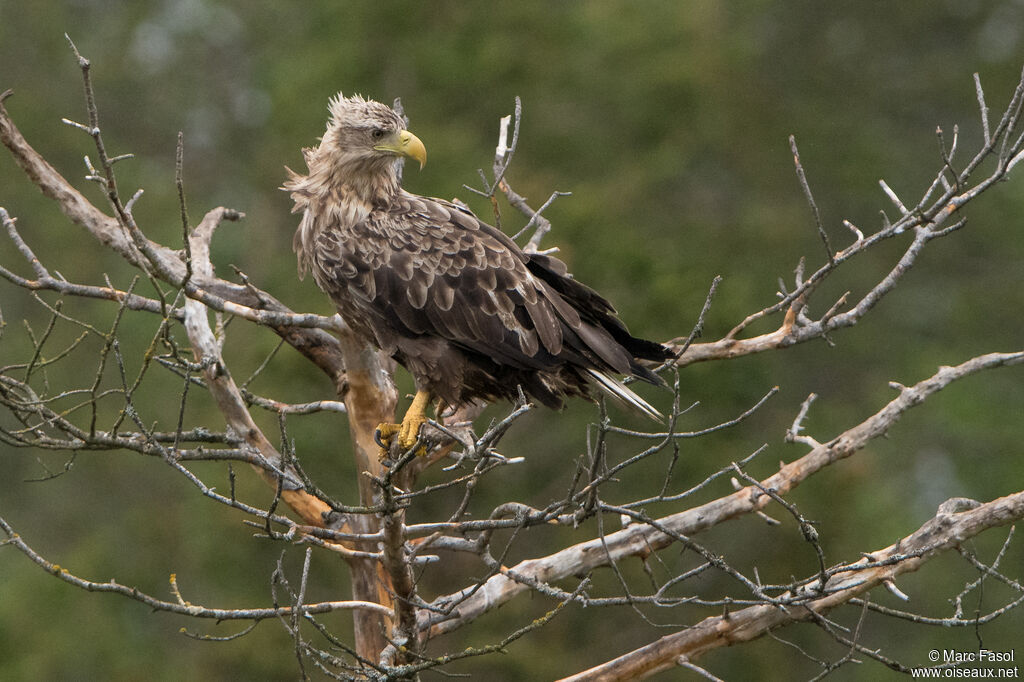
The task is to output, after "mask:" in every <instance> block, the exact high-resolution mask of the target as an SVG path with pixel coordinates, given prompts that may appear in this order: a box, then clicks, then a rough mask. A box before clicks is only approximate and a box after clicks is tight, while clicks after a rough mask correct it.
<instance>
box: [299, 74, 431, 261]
mask: <svg viewBox="0 0 1024 682" xmlns="http://www.w3.org/2000/svg"><path fill="white" fill-rule="evenodd" d="M328 109H329V111H330V113H331V118H330V120H328V121H327V131H326V132H325V133H324V136H323V137H322V138H320V146H319V147H315V148H309V149H303V150H302V153H303V156H304V157H305V160H306V165H307V166H308V167H309V174H308V175H300V174H298V173H296V172H294V171H292V170H291V169H287V170H288V176H289V177H288V181H287V182H285V183H284V186H283V187H282V188H281V189H283V190H285V191H287V192H289V193H290V194H291V196H292V199H293V200H294V201H295V207H294V208H293V209H292V210H293V211H294V212H301V213H304V215H305V217H304V218H303V221H302V223H301V225H300V226H299V229H298V231H297V232H296V233H295V242H294V246H295V250H296V252H297V253H298V254H299V271H300V272H304V271H305V269H306V267H308V259H307V258H306V257H305V256H304V255H303V254H304V253H305V251H306V249H307V247H308V245H309V244H310V243H311V239H312V232H313V228H314V221H313V219H312V217H313V215H314V214H317V215H321V216H333V217H335V218H338V219H343V220H344V221H347V222H354V221H358V220H361V219H362V218H363V217H365V215H366V214H367V213H368V212H369V211H370V210H372V209H373V208H375V207H381V206H386V205H388V204H390V202H391V201H393V200H394V198H395V197H396V196H397V195H398V193H399V190H400V189H401V168H402V163H403V162H404V160H405V159H407V158H408V159H414V160H416V161H419V163H420V168H422V167H423V164H425V163H426V162H427V150H426V147H424V146H423V143H422V142H420V139H419V138H418V137H416V136H415V135H413V134H412V133H410V132H409V131H408V130H406V129H405V120H404V119H403V118H402V116H401V115H399V114H398V112H396V111H395V110H394V109H392V108H391V107H389V106H386V105H384V104H381V103H380V102H374V101H373V100H367V99H363V98H362V97H360V96H359V95H354V96H352V97H345V96H343V95H342V94H341V93H338V95H337V96H336V97H333V98H331V100H330V102H329V104H328ZM310 209H312V213H311V212H310Z"/></svg>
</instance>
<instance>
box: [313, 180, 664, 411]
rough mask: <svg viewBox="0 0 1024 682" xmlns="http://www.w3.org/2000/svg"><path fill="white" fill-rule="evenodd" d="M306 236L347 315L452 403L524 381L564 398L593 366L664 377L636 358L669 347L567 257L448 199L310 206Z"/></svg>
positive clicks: (544, 394)
mask: <svg viewBox="0 0 1024 682" xmlns="http://www.w3.org/2000/svg"><path fill="white" fill-rule="evenodd" d="M307 221H310V222H309V223H307ZM296 247H297V250H300V256H299V257H300V262H301V261H302V260H303V258H305V262H306V263H307V264H308V266H309V267H310V269H311V270H312V273H313V276H314V278H315V279H316V282H317V284H318V285H319V286H320V288H321V289H323V290H324V291H325V292H326V293H327V294H328V295H329V296H330V297H331V299H332V300H333V301H334V303H335V305H336V306H337V308H338V311H339V313H340V314H341V316H342V317H343V318H344V319H345V320H346V322H347V323H348V324H349V325H350V326H351V327H352V328H353V329H354V330H355V331H356V332H357V333H359V334H362V335H363V336H365V337H366V338H367V339H368V340H369V341H371V342H373V343H374V344H375V345H377V346H378V347H380V348H382V349H384V350H385V351H386V352H388V353H389V354H391V355H393V356H394V357H395V358H396V360H398V362H400V363H401V364H403V365H404V366H405V367H406V368H408V369H409V370H410V372H411V373H412V374H413V376H414V377H415V379H416V383H417V386H418V387H420V388H424V389H426V390H429V391H431V392H432V393H434V394H436V395H438V396H440V397H441V398H442V399H444V400H445V401H446V402H448V403H449V404H453V405H457V404H461V403H465V402H468V401H473V400H493V399H496V398H514V397H515V396H516V395H517V391H518V388H517V387H518V386H522V387H523V389H524V390H525V391H526V392H527V393H528V394H530V395H532V397H534V398H536V399H537V400H539V401H540V402H542V403H544V404H546V405H550V406H555V407H557V406H560V405H561V404H562V401H563V399H564V398H565V397H566V396H569V395H587V394H588V390H587V387H588V384H589V383H590V377H591V375H590V372H593V371H596V372H601V373H603V372H615V373H619V374H625V375H636V376H640V377H641V378H644V379H646V380H648V381H657V379H656V377H655V376H654V375H653V374H651V373H650V372H649V371H648V370H647V369H646V368H644V367H642V366H641V365H640V364H639V363H638V362H637V358H640V359H649V360H664V359H666V358H668V357H669V354H668V351H667V349H665V348H664V347H663V346H661V345H660V344H655V343H651V342H646V341H643V340H640V339H636V338H634V337H633V336H631V335H630V334H629V333H628V332H627V331H626V328H625V327H624V326H623V325H622V323H621V322H619V321H618V319H617V318H616V317H615V314H614V310H613V308H612V307H611V305H610V304H609V303H608V301H606V300H605V299H604V298H602V297H601V296H599V295H598V294H597V293H596V292H594V291H593V290H591V289H589V288H588V287H585V286H583V285H582V284H580V283H578V282H577V281H576V280H574V279H572V278H571V276H570V275H568V273H567V272H566V269H565V266H564V264H563V263H562V262H561V261H559V260H558V259H555V258H553V257H550V256H541V255H536V254H525V253H524V252H523V251H522V250H520V249H519V248H518V246H516V245H515V243H514V242H512V241H511V240H510V239H509V238H508V237H507V236H506V235H505V234H503V233H502V232H501V231H499V230H496V229H495V228H493V227H491V226H489V225H487V224H486V223H484V222H482V221H480V220H479V219H477V218H476V216H474V215H473V214H472V213H471V212H469V211H468V210H466V209H463V208H461V207H459V206H457V205H455V204H452V203H449V202H446V201H442V200H437V199H428V198H425V197H419V196H416V195H412V194H409V193H407V192H405V191H401V190H400V191H399V193H398V194H397V196H396V197H395V198H394V200H393V201H391V202H389V203H387V204H384V205H378V206H367V207H364V210H358V209H353V208H352V207H349V208H347V209H339V208H335V209H330V210H329V209H325V208H320V210H317V207H315V206H308V207H306V215H305V216H304V218H303V224H302V225H300V228H299V232H297V233H296Z"/></svg>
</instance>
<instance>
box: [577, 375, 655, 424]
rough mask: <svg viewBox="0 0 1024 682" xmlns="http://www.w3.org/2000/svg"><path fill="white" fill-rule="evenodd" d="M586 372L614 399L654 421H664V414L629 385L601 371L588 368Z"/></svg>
mask: <svg viewBox="0 0 1024 682" xmlns="http://www.w3.org/2000/svg"><path fill="white" fill-rule="evenodd" d="M587 373H588V374H589V375H590V376H591V377H592V378H593V379H594V381H596V382H597V385H598V386H600V387H601V389H602V390H603V391H604V392H605V393H607V394H608V395H609V396H611V397H612V398H614V399H615V400H616V401H618V402H620V403H622V404H624V405H626V406H628V407H631V408H633V409H634V410H637V411H638V412H641V413H642V414H644V415H645V416H647V417H650V418H651V419H653V420H654V421H657V422H664V421H665V415H663V414H662V413H661V412H658V410H657V409H655V408H654V407H653V406H652V405H651V404H650V403H648V402H647V401H646V400H644V399H643V398H641V397H640V396H638V395H637V394H636V393H634V392H633V391H632V390H630V388H629V386H626V385H625V384H624V383H622V382H621V381H619V380H618V379H616V378H614V377H611V376H608V375H607V374H605V373H603V372H598V371H596V370H592V369H588V370H587Z"/></svg>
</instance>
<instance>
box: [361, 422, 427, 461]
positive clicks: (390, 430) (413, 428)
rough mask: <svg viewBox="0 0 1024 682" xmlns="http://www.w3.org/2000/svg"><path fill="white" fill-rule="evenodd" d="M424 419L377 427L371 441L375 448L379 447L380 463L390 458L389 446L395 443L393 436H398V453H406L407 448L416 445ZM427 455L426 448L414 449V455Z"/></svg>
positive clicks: (423, 446) (384, 424)
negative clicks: (374, 443) (375, 444)
mask: <svg viewBox="0 0 1024 682" xmlns="http://www.w3.org/2000/svg"><path fill="white" fill-rule="evenodd" d="M426 421H427V420H426V419H423V420H422V421H419V420H406V421H403V422H402V423H401V424H390V423H387V422H385V423H383V424H378V425H377V430H376V431H374V433H373V440H375V441H376V442H377V446H378V447H380V452H379V453H378V456H379V458H380V460H381V461H384V460H386V459H389V458H390V456H391V444H392V443H394V442H395V436H396V435H397V436H398V449H399V452H407V451H408V450H409V448H411V447H413V446H414V445H416V442H417V441H418V440H419V431H420V427H421V426H423V424H424V423H425V422H426ZM425 454H427V447H426V446H425V445H421V446H420V447H419V448H417V449H416V455H417V456H420V457H422V456H423V455H425Z"/></svg>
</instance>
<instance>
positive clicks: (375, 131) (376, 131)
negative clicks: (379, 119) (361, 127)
mask: <svg viewBox="0 0 1024 682" xmlns="http://www.w3.org/2000/svg"><path fill="white" fill-rule="evenodd" d="M370 135H371V136H372V137H373V139H375V140H379V139H380V138H382V137H384V130H383V129H382V128H374V129H373V132H372V133H370Z"/></svg>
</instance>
